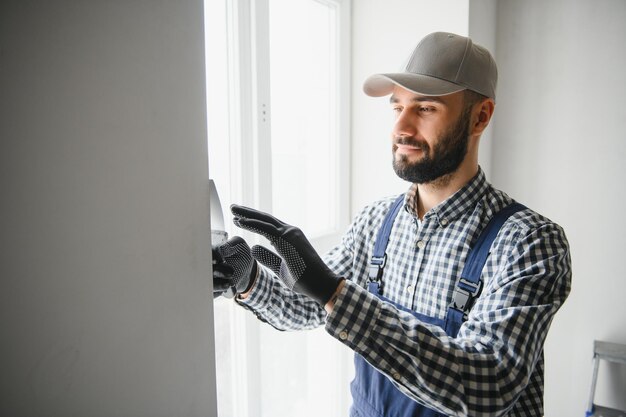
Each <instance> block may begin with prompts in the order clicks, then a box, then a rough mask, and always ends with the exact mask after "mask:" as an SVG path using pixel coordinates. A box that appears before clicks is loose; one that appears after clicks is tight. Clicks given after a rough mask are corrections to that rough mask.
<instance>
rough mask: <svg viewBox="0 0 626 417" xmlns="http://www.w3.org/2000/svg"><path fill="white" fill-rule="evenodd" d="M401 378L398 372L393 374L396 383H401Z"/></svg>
mask: <svg viewBox="0 0 626 417" xmlns="http://www.w3.org/2000/svg"><path fill="white" fill-rule="evenodd" d="M400 378H401V376H400V374H399V373H397V372H394V373H393V379H395V380H396V381H399V380H400Z"/></svg>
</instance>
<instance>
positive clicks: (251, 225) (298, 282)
mask: <svg viewBox="0 0 626 417" xmlns="http://www.w3.org/2000/svg"><path fill="white" fill-rule="evenodd" d="M230 209H231V211H232V213H233V215H234V218H233V222H234V223H235V225H236V226H238V227H241V228H242V229H246V230H250V231H252V232H255V233H258V234H260V235H262V236H265V237H266V238H267V239H268V240H269V241H270V243H271V244H272V246H274V247H275V248H276V251H277V252H278V254H279V255H280V256H281V257H282V258H283V260H284V262H285V264H286V265H287V268H288V269H289V272H290V277H291V278H290V279H288V280H287V281H288V282H285V284H287V286H288V287H289V288H291V289H292V290H294V291H295V292H297V293H300V294H304V295H307V296H309V297H311V298H312V299H314V300H315V301H317V302H318V304H320V305H321V306H322V307H323V306H324V305H325V304H326V303H327V302H328V301H329V300H330V298H331V297H332V296H333V294H334V293H335V291H336V290H337V286H338V285H339V282H340V281H341V279H342V278H340V277H339V276H337V275H336V274H335V273H334V272H333V271H331V270H330V269H329V268H328V267H327V266H326V264H325V263H324V261H322V258H320V257H319V255H318V254H317V252H315V249H313V246H311V244H310V243H309V241H308V240H307V238H306V236H304V234H303V233H302V231H301V230H300V229H298V228H297V227H294V226H290V225H288V224H286V223H283V222H282V221H280V220H278V219H277V218H275V217H273V216H271V215H269V214H267V213H263V212H261V211H258V210H254V209H251V208H248V207H243V206H238V205H235V204H233V205H232V206H230ZM283 279H284V278H283Z"/></svg>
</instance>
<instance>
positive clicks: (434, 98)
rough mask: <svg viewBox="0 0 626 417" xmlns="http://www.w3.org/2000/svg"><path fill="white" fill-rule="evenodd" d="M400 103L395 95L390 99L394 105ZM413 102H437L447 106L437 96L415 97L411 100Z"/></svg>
mask: <svg viewBox="0 0 626 417" xmlns="http://www.w3.org/2000/svg"><path fill="white" fill-rule="evenodd" d="M399 102H400V100H398V99H397V98H396V96H394V95H393V94H392V95H391V97H389V103H391V104H394V103H399ZM411 102H413V103H423V102H435V103H441V104H443V105H444V106H445V105H446V102H445V101H443V100H442V99H441V98H439V97H437V96H415V97H412V98H411Z"/></svg>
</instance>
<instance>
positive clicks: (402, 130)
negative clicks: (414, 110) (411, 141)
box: [391, 109, 417, 138]
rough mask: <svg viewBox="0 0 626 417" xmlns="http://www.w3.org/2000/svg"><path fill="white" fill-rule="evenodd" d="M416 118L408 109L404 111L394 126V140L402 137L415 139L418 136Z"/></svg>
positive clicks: (392, 132)
mask: <svg viewBox="0 0 626 417" xmlns="http://www.w3.org/2000/svg"><path fill="white" fill-rule="evenodd" d="M414 119H415V118H414V117H413V115H412V114H411V112H410V111H408V109H403V110H402V111H401V112H400V114H398V116H397V118H396V121H395V123H394V125H393V129H392V131H391V134H392V136H393V137H394V138H396V137H400V136H406V137H413V136H416V134H417V126H416V123H415V120H414Z"/></svg>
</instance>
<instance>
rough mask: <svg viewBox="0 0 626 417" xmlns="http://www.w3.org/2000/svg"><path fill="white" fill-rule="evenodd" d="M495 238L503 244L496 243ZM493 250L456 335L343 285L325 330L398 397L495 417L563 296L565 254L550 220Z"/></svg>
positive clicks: (517, 385) (516, 387) (529, 366)
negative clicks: (373, 369)
mask: <svg viewBox="0 0 626 417" xmlns="http://www.w3.org/2000/svg"><path fill="white" fill-rule="evenodd" d="M503 240H507V241H508V243H507V242H504V241H503ZM503 240H501V241H500V244H499V245H497V244H498V242H497V241H496V242H494V248H495V247H496V245H497V249H495V250H494V251H493V253H492V256H491V257H490V260H489V261H488V262H489V263H490V267H489V268H487V267H486V268H485V269H484V270H483V280H484V282H485V288H484V289H483V292H482V294H481V296H480V297H479V299H478V300H477V301H476V303H475V305H474V307H473V309H472V310H471V312H470V314H469V317H468V320H467V321H466V322H465V323H464V324H463V325H462V326H461V329H460V331H459V334H458V335H457V337H456V338H452V337H449V336H447V335H446V334H445V332H444V330H442V329H441V328H439V327H437V326H435V325H430V324H426V323H424V322H422V321H420V320H419V319H417V318H416V317H414V316H413V315H411V314H410V313H406V312H403V311H399V310H398V309H397V308H396V307H394V306H393V305H392V304H390V303H387V302H384V301H382V300H380V299H378V298H377V297H375V296H374V295H372V294H370V293H368V292H367V290H365V289H363V288H361V287H360V286H358V285H355V284H354V283H352V282H346V285H345V286H344V288H343V289H342V291H341V293H340V294H339V297H338V299H337V300H336V302H335V307H334V309H333V312H332V313H331V314H330V315H329V316H328V318H327V323H326V330H327V332H328V333H330V334H331V335H332V336H334V337H335V338H337V339H338V340H339V341H341V342H342V343H344V344H345V345H347V346H348V347H349V348H351V349H352V350H354V351H355V352H356V353H358V354H360V355H362V356H363V357H364V358H365V359H366V360H367V361H368V362H369V363H370V364H373V365H374V366H375V367H376V368H377V369H378V370H379V371H381V372H382V373H384V374H385V375H387V376H388V377H389V378H390V380H392V382H393V383H394V384H395V385H396V386H397V387H398V388H399V389H400V390H401V391H402V392H404V393H405V394H406V395H408V396H409V397H411V398H414V399H416V400H417V401H419V402H421V403H423V404H425V405H427V406H428V407H430V408H434V409H437V410H439V411H440V412H442V413H445V414H446V415H453V416H470V415H471V416H485V415H490V416H492V415H502V414H504V413H506V411H507V410H508V409H510V408H511V407H512V406H513V405H514V403H515V401H516V400H517V398H518V397H519V396H520V395H521V393H522V392H523V391H524V389H525V388H526V386H527V385H528V382H529V379H530V377H531V374H532V372H533V370H534V368H535V364H536V363H537V361H538V359H539V357H540V355H541V352H542V347H543V343H544V340H545V337H546V335H547V332H548V328H549V326H550V323H551V321H552V318H553V317H554V314H555V313H556V311H557V310H558V309H559V307H560V306H561V305H562V303H563V302H564V301H565V299H566V298H567V295H568V293H569V291H570V281H571V269H570V256H569V248H568V244H567V240H566V238H565V235H564V233H563V231H562V229H561V228H560V227H558V226H557V225H555V224H553V223H550V224H544V225H540V226H537V227H535V228H534V230H529V229H525V230H521V229H520V230H518V231H517V232H515V233H512V234H509V235H508V236H506V237H505V238H503Z"/></svg>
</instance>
